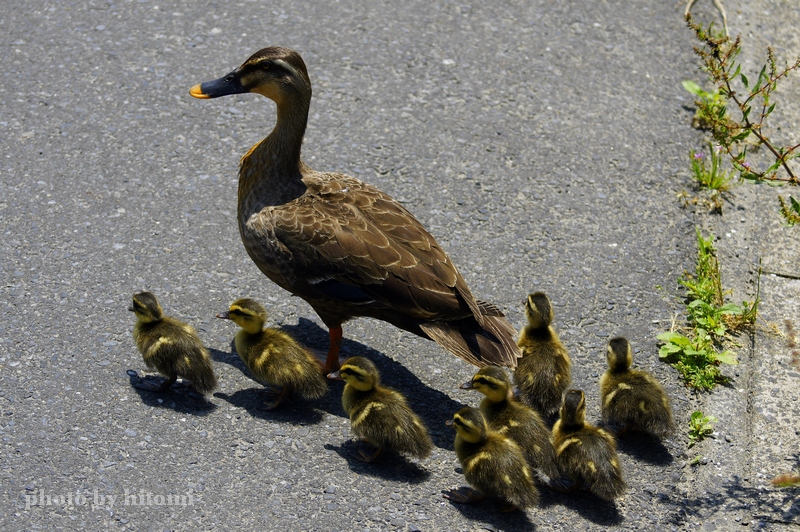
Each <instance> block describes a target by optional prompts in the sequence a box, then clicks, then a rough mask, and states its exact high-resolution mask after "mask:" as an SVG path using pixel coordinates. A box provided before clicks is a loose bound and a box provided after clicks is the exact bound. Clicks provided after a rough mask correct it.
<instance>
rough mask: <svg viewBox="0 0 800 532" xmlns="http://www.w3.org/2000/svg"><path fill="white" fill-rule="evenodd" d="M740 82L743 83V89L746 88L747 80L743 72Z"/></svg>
mask: <svg viewBox="0 0 800 532" xmlns="http://www.w3.org/2000/svg"><path fill="white" fill-rule="evenodd" d="M737 72H738V69H737ZM742 84H743V85H744V88H745V89H746V88H748V87H747V86H748V85H749V82H748V81H747V76H745V75H744V74H742Z"/></svg>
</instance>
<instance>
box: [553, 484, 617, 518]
mask: <svg viewBox="0 0 800 532" xmlns="http://www.w3.org/2000/svg"><path fill="white" fill-rule="evenodd" d="M540 492H541V494H542V499H541V503H540V506H541V507H542V508H546V507H548V506H555V505H561V506H564V507H565V508H569V509H570V510H574V511H575V512H577V513H578V514H580V516H581V517H583V518H584V519H586V520H588V521H591V522H592V523H595V524H598V525H602V526H614V525H619V524H621V523H622V521H623V517H622V514H621V513H620V512H619V509H618V508H617V505H616V504H615V503H614V502H613V501H607V500H605V499H601V498H600V497H598V496H597V495H594V494H593V493H591V492H588V491H582V490H576V491H573V492H569V493H559V492H556V491H553V490H552V489H549V488H547V487H544V486H540Z"/></svg>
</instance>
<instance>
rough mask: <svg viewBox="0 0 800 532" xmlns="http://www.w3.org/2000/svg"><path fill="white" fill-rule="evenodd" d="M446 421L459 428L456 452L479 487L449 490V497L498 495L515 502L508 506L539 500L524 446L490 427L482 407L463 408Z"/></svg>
mask: <svg viewBox="0 0 800 532" xmlns="http://www.w3.org/2000/svg"><path fill="white" fill-rule="evenodd" d="M446 424H447V425H449V426H452V427H454V428H455V429H456V441H455V448H456V456H458V461H459V462H461V467H462V468H463V469H464V477H465V478H466V479H467V482H469V483H470V484H471V485H472V486H474V487H475V489H469V488H467V489H464V488H462V489H458V490H453V491H447V492H445V493H444V498H445V499H449V500H451V501H453V502H458V503H471V502H477V501H480V500H482V499H484V498H486V497H497V498H500V499H503V500H504V501H506V502H507V503H509V504H510V505H511V506H510V507H507V508H506V509H507V510H514V509H517V508H519V509H524V508H529V507H531V506H535V505H536V504H537V503H538V502H539V490H537V489H536V485H535V484H534V483H533V474H532V473H531V470H530V467H528V463H527V462H526V460H525V457H524V455H523V453H522V449H520V447H519V445H517V443H516V442H514V440H512V439H511V438H509V437H508V436H506V435H504V434H501V433H499V432H495V431H493V430H490V429H489V427H487V425H486V420H485V419H484V417H483V414H481V412H480V410H478V409H477V408H472V407H465V408H462V409H461V410H459V411H458V412H456V413H455V415H454V416H453V419H452V420H448V421H447V422H446Z"/></svg>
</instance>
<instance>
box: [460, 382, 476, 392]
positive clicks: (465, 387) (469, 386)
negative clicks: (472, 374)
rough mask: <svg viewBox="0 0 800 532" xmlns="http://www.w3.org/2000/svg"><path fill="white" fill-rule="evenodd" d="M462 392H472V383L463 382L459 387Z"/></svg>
mask: <svg viewBox="0 0 800 532" xmlns="http://www.w3.org/2000/svg"><path fill="white" fill-rule="evenodd" d="M459 388H461V389H462V390H474V389H475V387H474V386H473V385H472V381H469V382H465V383H464V384H462V385H461V386H459Z"/></svg>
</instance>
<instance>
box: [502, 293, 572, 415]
mask: <svg viewBox="0 0 800 532" xmlns="http://www.w3.org/2000/svg"><path fill="white" fill-rule="evenodd" d="M525 316H526V317H527V318H528V324H527V325H526V326H525V327H523V328H522V330H521V331H520V334H519V340H518V341H517V345H518V346H519V348H520V351H522V358H521V359H520V360H519V364H518V365H517V369H516V371H514V384H516V386H517V388H518V389H519V392H520V396H521V398H522V400H523V401H525V402H526V403H528V404H529V405H531V406H532V407H533V408H535V409H536V410H537V411H538V412H539V413H540V414H541V415H543V416H545V417H550V416H552V415H554V414H555V413H556V412H558V408H559V406H561V397H562V395H563V394H564V391H565V390H566V389H567V388H568V387H569V384H570V381H571V380H572V378H571V375H570V371H571V368H572V362H571V361H570V358H569V354H568V353H567V349H566V348H565V347H564V344H562V343H561V340H560V339H559V337H558V334H556V331H555V330H554V329H553V327H552V326H551V325H550V324H551V323H552V321H553V306H552V305H551V304H550V299H549V298H548V297H547V296H546V295H545V294H544V293H542V292H535V293H533V294H530V295H529V296H528V301H527V302H526V304H525Z"/></svg>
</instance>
